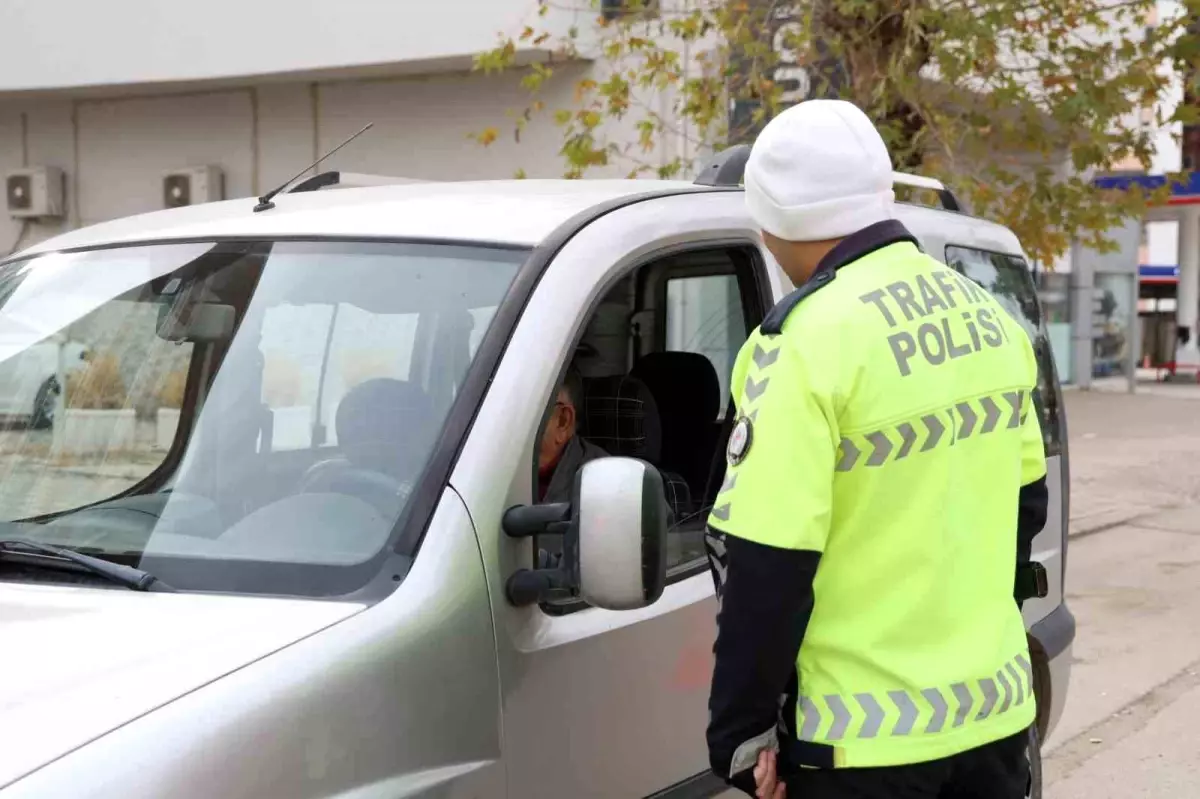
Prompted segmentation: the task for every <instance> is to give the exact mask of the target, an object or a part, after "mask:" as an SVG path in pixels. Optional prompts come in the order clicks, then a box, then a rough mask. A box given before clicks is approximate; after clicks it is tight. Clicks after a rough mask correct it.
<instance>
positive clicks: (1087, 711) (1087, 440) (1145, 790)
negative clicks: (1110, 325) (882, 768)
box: [1046, 386, 1200, 799]
mask: <svg viewBox="0 0 1200 799" xmlns="http://www.w3.org/2000/svg"><path fill="white" fill-rule="evenodd" d="M1067 407H1068V420H1069V423H1070V436H1071V467H1072V489H1073V495H1072V506H1073V507H1072V514H1071V515H1072V532H1073V538H1072V541H1071V547H1070V552H1069V556H1068V565H1067V571H1068V577H1067V580H1068V582H1067V597H1068V602H1069V603H1070V605H1071V609H1072V611H1073V612H1074V613H1075V616H1076V619H1077V621H1078V625H1079V626H1078V637H1077V639H1076V645H1075V651H1074V655H1075V664H1074V667H1073V673H1072V684H1071V690H1070V694H1069V697H1068V701H1067V708H1066V711H1065V713H1064V715H1063V719H1062V722H1061V723H1060V725H1059V728H1058V729H1057V730H1056V731H1055V734H1054V735H1053V736H1052V737H1051V739H1050V740H1049V741H1047V744H1046V753H1047V761H1046V780H1047V791H1046V795H1047V797H1052V799H1075V798H1076V797H1078V798H1079V799H1083V798H1084V797H1088V798H1089V799H1090V798H1091V797H1110V796H1111V797H1116V796H1120V797H1154V798H1155V799H1160V798H1161V799H1168V797H1170V799H1176V798H1177V797H1193V796H1200V746H1198V745H1197V742H1200V635H1197V634H1196V633H1197V629H1198V627H1200V621H1198V617H1200V389H1197V388H1195V387H1189V388H1182V387H1174V386H1172V387H1156V388H1154V389H1151V390H1150V393H1146V394H1139V395H1136V396H1128V395H1117V394H1104V393H1072V394H1069V395H1068V399H1067Z"/></svg>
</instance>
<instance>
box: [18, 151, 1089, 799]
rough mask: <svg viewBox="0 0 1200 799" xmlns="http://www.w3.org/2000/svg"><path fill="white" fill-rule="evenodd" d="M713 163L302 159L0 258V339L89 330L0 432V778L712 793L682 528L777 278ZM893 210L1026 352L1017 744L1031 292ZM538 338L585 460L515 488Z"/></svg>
mask: <svg viewBox="0 0 1200 799" xmlns="http://www.w3.org/2000/svg"><path fill="white" fill-rule="evenodd" d="M717 171H718V172H720V171H721V170H720V169H718V170H717ZM897 180H898V181H899V182H901V183H905V184H909V183H916V184H919V185H918V186H917V188H922V187H924V188H929V187H930V186H933V184H929V183H928V182H923V181H920V180H917V179H910V178H906V177H904V176H898V178H897ZM321 182H323V183H324V184H327V185H330V184H331V185H332V186H333V187H337V184H338V177H337V175H336V173H334V174H333V175H332V177H329V176H325V178H323V180H322V181H321ZM722 183H736V180H734V181H730V180H728V179H723V178H721V177H720V175H715V176H714V174H713V173H712V172H706V173H704V175H703V176H702V177H701V179H700V181H699V182H698V183H695V184H693V183H686V182H646V181H601V180H596V181H535V180H522V181H498V182H479V183H420V184H411V185H394V186H376V187H373V188H346V187H345V186H342V187H341V188H334V189H332V190H331V189H326V190H308V189H314V188H315V186H314V184H311V183H310V184H307V185H306V184H301V186H299V187H297V189H294V190H293V191H291V192H288V193H284V194H280V195H279V196H278V197H276V198H275V202H274V207H268V208H262V207H260V209H261V210H260V211H259V212H256V211H255V201H254V200H249V199H247V200H234V201H228V202H221V203H214V204H208V205H202V206H195V207H189V208H182V209H176V210H171V211H164V212H159V213H153V214H148V215H144V216H138V217H133V218H128V219H122V220H117V221H114V222H109V223H105V224H100V225H96V226H93V227H89V228H86V229H81V230H78V231H75V232H72V233H68V234H66V235H63V236H60V237H58V238H55V239H53V240H50V241H47V242H45V243H43V244H40V245H38V246H36V247H34V248H33V249H31V250H27V251H25V252H23V253H21V254H19V255H18V256H16V257H15V258H11V259H9V260H7V261H5V262H4V263H2V264H0V342H2V343H3V348H2V349H0V361H7V360H10V359H21V358H23V357H25V356H26V354H27V353H28V352H33V351H35V349H36V348H38V347H39V346H44V344H45V342H56V343H59V346H60V347H66V343H67V342H79V343H80V344H82V345H84V346H86V347H87V348H88V352H89V358H88V361H87V364H86V367H85V368H82V369H75V368H74V367H72V371H71V372H70V374H66V373H64V374H63V375H62V378H63V379H62V380H61V381H60V383H61V386H62V388H61V390H59V392H58V394H57V395H56V399H55V402H56V409H55V412H54V413H53V425H52V427H51V428H50V429H36V428H33V427H26V426H22V425H8V426H4V427H0V519H2V520H3V522H2V523H3V526H4V529H3V532H2V533H0V625H2V627H0V641H2V642H3V643H2V644H0V646H2V647H3V657H0V708H3V712H2V713H0V799H17V798H18V797H21V798H22V799H25V798H28V799H49V798H52V797H70V799H92V798H95V799H100V798H103V799H110V798H111V799H143V798H145V799H149V798H150V797H170V798H171V799H213V797H221V799H238V798H240V797H245V799H265V798H267V797H286V798H287V799H310V798H311V799H317V797H321V798H322V799H332V798H333V797H336V798H337V799H376V798H378V799H384V798H385V797H386V799H398V798H399V797H445V798H451V797H453V798H459V797H462V798H465V797H512V799H530V798H531V797H549V798H553V799H561V797H600V798H608V797H614V798H622V797H634V798H635V799H636V798H638V797H660V798H667V797H669V798H670V799H683V798H684V797H705V796H717V795H720V794H721V793H722V792H723V787H722V785H721V784H720V783H719V782H717V781H716V780H714V779H713V778H712V777H711V775H709V773H708V767H707V753H706V749H705V744H704V735H703V732H704V728H705V725H706V721H707V707H706V705H707V698H708V685H709V677H710V671H711V664H712V654H711V649H712V641H713V637H714V633H715V628H714V615H715V610H716V605H715V601H714V598H713V583H712V579H711V577H710V575H709V574H708V566H707V562H706V559H705V556H704V547H703V544H702V537H703V525H704V520H705V517H706V511H707V509H708V508H709V507H710V506H711V503H712V500H713V497H714V495H715V493H716V490H717V488H718V487H719V485H720V483H721V479H722V470H723V466H724V458H723V453H724V447H723V440H724V436H725V435H727V432H728V429H729V424H730V414H731V408H730V403H729V401H728V397H729V387H728V379H729V378H728V376H729V372H730V367H731V364H732V359H733V356H734V354H735V353H736V352H737V349H738V347H739V345H740V344H741V342H742V341H743V340H744V339H745V338H746V335H747V332H748V331H750V330H752V329H753V327H754V326H755V325H757V324H758V323H759V321H760V320H761V319H762V318H763V316H764V314H765V313H766V312H767V310H768V309H770V308H771V306H772V305H773V304H774V303H775V302H776V301H777V300H779V299H780V298H781V297H783V296H784V295H785V294H786V293H787V292H788V291H789V290H791V288H792V287H791V286H790V285H788V283H787V280H786V278H785V277H784V276H783V275H782V273H781V272H780V270H779V269H778V268H777V267H776V266H775V265H774V264H773V262H772V261H771V260H770V256H769V254H768V253H767V251H766V250H765V249H764V248H763V246H762V243H761V241H760V239H759V236H758V234H757V232H756V230H755V228H754V227H753V225H752V224H751V222H750V220H749V218H748V217H747V215H746V213H745V211H744V209H743V200H742V194H741V192H740V190H738V189H737V187H736V185H720V184H722ZM933 188H934V189H935V190H937V191H938V192H939V194H941V195H942V198H943V200H945V201H946V203H947V204H950V205H952V198H951V197H950V196H949V194H948V193H946V192H944V191H942V190H940V187H937V186H933ZM900 218H901V219H902V221H903V222H904V223H905V224H906V225H908V226H909V228H910V229H911V230H912V231H913V232H914V233H915V234H916V235H917V236H918V237H919V238H920V240H921V242H922V243H923V246H924V248H925V249H926V251H928V252H929V253H931V254H933V255H935V256H936V257H938V258H941V259H944V260H945V261H946V262H947V263H949V264H951V265H952V266H954V267H955V268H957V269H960V270H962V271H963V272H964V273H965V274H967V275H968V276H970V277H971V278H973V279H975V280H977V281H979V282H981V283H982V284H984V285H985V286H987V287H988V288H989V289H991V290H992V291H993V292H994V293H996V295H997V296H998V297H999V298H1000V299H1001V301H1002V302H1005V303H1006V304H1007V305H1008V306H1009V307H1010V309H1011V310H1012V312H1013V315H1014V316H1015V317H1016V319H1017V320H1018V321H1019V322H1021V323H1022V324H1023V325H1024V326H1025V328H1026V329H1027V331H1028V332H1029V334H1030V335H1031V336H1032V337H1033V339H1034V341H1035V342H1036V344H1037V349H1038V354H1039V358H1040V359H1041V363H1042V367H1043V368H1042V375H1041V378H1042V384H1041V387H1040V391H1039V392H1038V395H1039V396H1038V402H1039V407H1040V409H1041V412H1042V418H1043V421H1044V430H1045V437H1046V450H1047V454H1048V455H1049V456H1050V460H1051V469H1050V485H1051V503H1052V508H1051V518H1050V523H1049V524H1048V525H1047V527H1046V529H1045V531H1044V532H1043V533H1042V534H1041V535H1040V536H1039V537H1038V539H1037V541H1036V542H1035V546H1034V554H1035V557H1036V558H1037V560H1039V561H1040V562H1041V563H1042V564H1043V565H1044V566H1045V568H1046V571H1047V574H1048V576H1049V586H1048V588H1049V590H1048V594H1047V596H1046V597H1044V598H1042V599H1037V600H1034V601H1030V602H1027V603H1026V605H1025V611H1024V612H1025V616H1026V619H1027V622H1028V626H1029V636H1030V645H1031V648H1032V650H1033V666H1034V674H1033V682H1034V689H1035V691H1036V693H1037V696H1038V700H1039V714H1038V724H1037V733H1038V734H1039V735H1040V736H1041V737H1044V736H1046V735H1048V734H1049V732H1050V731H1051V730H1052V729H1053V728H1054V725H1055V723H1056V721H1057V719H1058V717H1059V715H1060V713H1061V711H1062V707H1063V702H1064V699H1065V697H1066V691H1067V681H1068V674H1069V669H1070V666H1069V663H1070V656H1071V643H1072V640H1073V638H1074V620H1073V618H1072V616H1071V614H1070V612H1069V611H1068V609H1067V606H1066V605H1065V604H1064V601H1063V573H1064V569H1065V565H1066V558H1065V556H1066V537H1065V536H1066V520H1067V516H1068V513H1067V501H1068V497H1067V486H1068V480H1067V458H1066V455H1067V453H1066V432H1065V426H1064V420H1063V415H1062V402H1061V396H1060V391H1059V386H1058V382H1057V380H1056V377H1055V372H1054V365H1053V362H1052V359H1051V356H1050V349H1049V345H1048V343H1047V339H1046V333H1045V326H1044V324H1043V320H1042V318H1041V312H1040V310H1039V306H1038V302H1037V297H1036V294H1035V291H1034V284H1033V282H1032V279H1031V275H1030V271H1029V267H1028V265H1027V260H1026V258H1025V256H1024V254H1023V253H1022V250H1021V246H1020V243H1019V242H1018V241H1017V240H1016V238H1015V237H1014V236H1013V234H1012V233H1011V232H1010V231H1008V230H1006V229H1005V228H1003V227H1000V226H997V225H994V224H990V223H988V222H985V221H982V220H979V219H973V218H971V217H969V216H966V215H964V214H962V213H958V212H955V211H954V210H945V209H933V208H924V207H919V206H915V205H903V206H901V212H900ZM38 357H40V355H39V356H38ZM66 361H67V358H66V357H64V356H60V358H59V363H60V368H62V367H61V365H62V364H65V363H66ZM571 364H574V366H575V368H576V369H577V370H578V373H580V374H581V375H582V381H581V383H582V394H583V396H582V397H581V398H580V401H579V403H578V405H579V408H578V409H577V411H578V413H577V417H578V422H579V428H578V432H579V433H580V434H581V435H582V436H583V437H584V438H585V439H587V440H590V441H591V442H593V443H594V444H596V445H598V446H600V447H602V448H603V449H604V450H605V451H606V452H607V453H608V455H609V457H605V458H600V459H597V460H593V461H591V462H589V463H587V464H586V465H585V466H583V468H582V469H581V470H580V471H579V472H578V474H577V476H576V478H575V482H574V487H573V489H572V490H571V492H570V496H571V500H570V502H568V503H559V504H537V503H536V501H535V500H536V498H537V496H538V495H539V493H540V492H539V475H538V473H537V470H536V468H535V460H536V454H535V453H536V452H537V449H538V446H539V442H540V440H541V438H542V431H543V427H544V425H545V423H546V420H547V418H549V414H550V412H551V409H552V407H553V405H554V398H555V397H556V395H557V389H558V386H559V385H560V382H561V381H562V380H563V377H564V375H565V374H566V372H567V369H568V366H569V365H571ZM29 383H30V385H29V386H27V387H26V390H27V391H28V392H29V399H30V402H32V401H33V399H34V398H35V397H36V396H37V391H38V389H39V388H40V386H41V383H44V376H41V375H40V374H39V376H38V378H37V380H34V379H33V378H31V379H30V380H29ZM35 383H37V384H36V385H35ZM664 497H665V498H666V501H665V502H664ZM1015 499H1016V498H1015V497H1014V501H1015ZM1031 744H1032V746H1031V754H1033V755H1034V759H1035V762H1036V761H1037V757H1036V754H1037V744H1038V737H1037V736H1034V737H1033V738H1032V740H1031ZM1034 782H1035V784H1034V785H1033V786H1031V792H1032V793H1034V794H1035V795H1037V794H1039V793H1040V778H1035V781H1034Z"/></svg>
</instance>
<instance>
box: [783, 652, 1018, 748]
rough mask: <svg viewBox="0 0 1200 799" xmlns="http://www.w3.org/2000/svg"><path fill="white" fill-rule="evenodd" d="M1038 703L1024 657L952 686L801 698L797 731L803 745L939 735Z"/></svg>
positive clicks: (798, 705)
mask: <svg viewBox="0 0 1200 799" xmlns="http://www.w3.org/2000/svg"><path fill="white" fill-rule="evenodd" d="M1033 700H1034V693H1033V669H1032V668H1031V667H1030V665H1029V659H1028V657H1026V656H1025V655H1024V654H1020V655H1017V656H1016V657H1015V658H1013V659H1012V660H1010V661H1009V662H1008V663H1005V664H1004V665H1003V666H1002V667H1001V668H1000V669H998V670H997V671H996V673H995V674H994V675H992V676H989V677H984V678H982V679H979V680H972V681H968V682H956V683H953V684H952V685H948V686H939V687H929V688H922V689H920V690H919V691H900V690H893V691H886V692H880V693H856V694H853V695H849V696H839V695H837V694H826V695H824V696H801V697H800V699H799V701H798V702H797V704H796V712H797V728H798V729H799V731H800V736H799V737H800V739H801V740H804V741H812V742H816V743H827V742H829V743H831V742H838V741H843V740H847V739H864V738H877V737H880V736H882V737H885V738H886V737H901V736H910V735H936V734H937V733H940V732H943V731H946V730H952V729H955V728H958V727H961V726H963V725H964V724H966V723H967V722H968V720H975V721H983V720H984V719H988V718H991V717H994V716H998V715H1001V714H1003V713H1007V712H1008V711H1009V710H1011V709H1012V708H1016V707H1020V706H1021V705H1024V704H1025V703H1026V702H1031V701H1033Z"/></svg>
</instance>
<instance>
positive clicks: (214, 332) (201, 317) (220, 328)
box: [158, 302, 237, 343]
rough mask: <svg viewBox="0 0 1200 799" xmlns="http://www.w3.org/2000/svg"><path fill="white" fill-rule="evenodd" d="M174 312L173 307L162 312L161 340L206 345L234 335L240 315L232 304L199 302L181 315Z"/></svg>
mask: <svg viewBox="0 0 1200 799" xmlns="http://www.w3.org/2000/svg"><path fill="white" fill-rule="evenodd" d="M172 309H173V306H172V305H163V306H162V308H161V310H160V311H159V319H158V336H159V338H163V339H166V340H167V341H193V342H197V343H207V342H213V341H228V340H229V339H230V338H231V337H232V336H233V328H234V324H235V322H236V320H237V314H236V312H235V310H234V307H233V306H232V305H221V304H219V303H214V302H203V303H197V304H195V305H192V306H190V307H188V308H187V309H186V310H185V311H184V313H182V314H179V313H173V312H172Z"/></svg>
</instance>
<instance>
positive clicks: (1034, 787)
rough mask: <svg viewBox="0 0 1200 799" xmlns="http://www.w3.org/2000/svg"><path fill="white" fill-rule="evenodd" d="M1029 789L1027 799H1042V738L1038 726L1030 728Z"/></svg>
mask: <svg viewBox="0 0 1200 799" xmlns="http://www.w3.org/2000/svg"><path fill="white" fill-rule="evenodd" d="M1026 754H1027V755H1028V757H1029V788H1028V789H1027V790H1026V791H1025V799H1042V737H1041V735H1039V734H1038V728H1037V725H1036V724H1034V725H1033V726H1032V727H1030V728H1029V748H1028V749H1027V750H1026Z"/></svg>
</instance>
